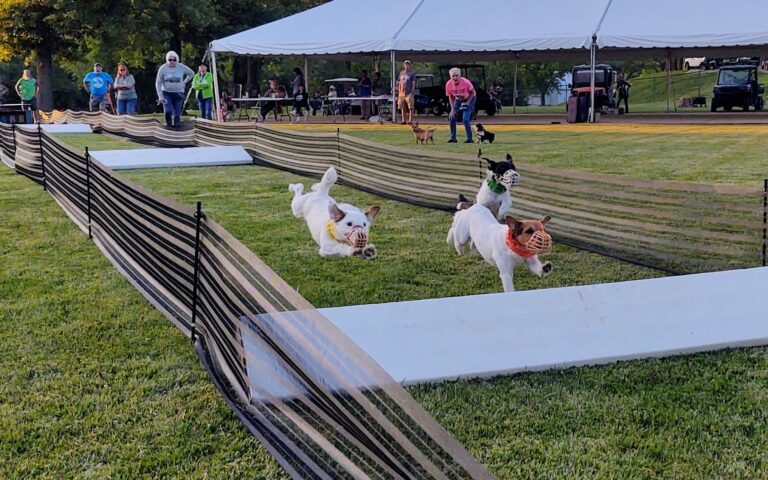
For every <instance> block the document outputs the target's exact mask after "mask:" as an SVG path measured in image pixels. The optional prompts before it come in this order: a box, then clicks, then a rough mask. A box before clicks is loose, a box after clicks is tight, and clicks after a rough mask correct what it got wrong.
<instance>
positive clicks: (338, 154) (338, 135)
mask: <svg viewBox="0 0 768 480" xmlns="http://www.w3.org/2000/svg"><path fill="white" fill-rule="evenodd" d="M336 168H338V169H341V128H339V127H336Z"/></svg>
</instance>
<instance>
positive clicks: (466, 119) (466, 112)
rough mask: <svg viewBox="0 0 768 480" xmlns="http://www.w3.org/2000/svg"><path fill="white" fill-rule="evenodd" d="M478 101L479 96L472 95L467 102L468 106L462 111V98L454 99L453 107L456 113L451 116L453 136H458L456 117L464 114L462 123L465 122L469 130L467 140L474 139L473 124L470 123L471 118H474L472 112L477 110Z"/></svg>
mask: <svg viewBox="0 0 768 480" xmlns="http://www.w3.org/2000/svg"><path fill="white" fill-rule="evenodd" d="M476 101H477V97H476V96H475V97H472V99H471V100H470V101H469V102H467V108H466V109H465V110H464V111H463V112H462V111H461V110H460V109H461V104H462V101H461V100H454V102H453V108H454V110H455V111H456V115H454V116H453V117H452V118H451V138H453V139H455V138H456V117H458V116H459V115H462V123H463V124H464V130H466V132H467V140H472V125H471V124H470V123H469V121H470V120H472V114H473V113H474V111H475V102H476Z"/></svg>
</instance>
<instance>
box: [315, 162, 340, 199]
mask: <svg viewBox="0 0 768 480" xmlns="http://www.w3.org/2000/svg"><path fill="white" fill-rule="evenodd" d="M338 179H339V175H338V174H337V173H336V169H335V168H333V167H330V168H328V170H326V171H325V174H324V175H323V178H322V179H321V180H320V183H316V184H314V185H312V191H313V192H318V193H324V194H326V195H328V192H330V191H331V187H332V186H333V184H334V183H336V180H338Z"/></svg>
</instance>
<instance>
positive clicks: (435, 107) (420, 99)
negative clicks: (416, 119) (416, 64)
mask: <svg viewBox="0 0 768 480" xmlns="http://www.w3.org/2000/svg"><path fill="white" fill-rule="evenodd" d="M441 88H442V87H440V86H439V85H435V76H434V75H433V74H431V73H417V74H416V89H415V90H414V92H413V103H414V106H415V107H416V113H419V114H424V113H426V112H430V113H433V114H434V115H442V114H443V112H444V111H445V108H446V106H447V105H448V103H447V99H443V98H441V97H440V90H441ZM442 97H445V92H444V91H443V94H442Z"/></svg>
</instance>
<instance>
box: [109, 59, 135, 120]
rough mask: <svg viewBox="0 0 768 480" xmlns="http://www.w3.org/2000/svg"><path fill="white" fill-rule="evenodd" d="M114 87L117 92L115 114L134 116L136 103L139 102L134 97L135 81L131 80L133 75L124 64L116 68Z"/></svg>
mask: <svg viewBox="0 0 768 480" xmlns="http://www.w3.org/2000/svg"><path fill="white" fill-rule="evenodd" d="M114 86H115V90H116V91H117V94H116V97H117V114H118V115H135V114H136V103H137V102H138V101H139V97H138V96H137V95H136V80H134V79H133V75H131V73H130V72H129V71H128V67H127V66H126V65H125V64H124V63H121V64H120V65H118V66H117V75H115V84H114Z"/></svg>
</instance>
